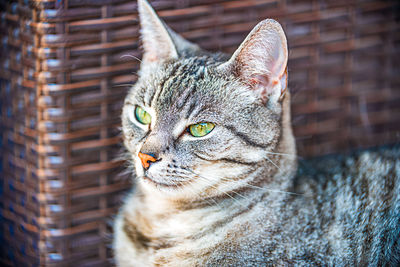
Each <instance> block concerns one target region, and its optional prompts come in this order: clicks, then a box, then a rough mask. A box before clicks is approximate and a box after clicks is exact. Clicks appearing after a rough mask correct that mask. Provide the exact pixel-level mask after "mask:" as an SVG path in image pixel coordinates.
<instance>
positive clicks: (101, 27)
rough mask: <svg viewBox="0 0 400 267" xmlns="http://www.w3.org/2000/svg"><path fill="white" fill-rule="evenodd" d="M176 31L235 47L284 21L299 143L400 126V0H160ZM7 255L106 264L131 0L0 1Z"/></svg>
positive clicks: (327, 147) (398, 135) (374, 140)
mask: <svg viewBox="0 0 400 267" xmlns="http://www.w3.org/2000/svg"><path fill="white" fill-rule="evenodd" d="M151 3H152V5H153V6H154V7H155V9H156V10H158V11H159V14H160V16H161V17H163V19H164V20H165V21H166V22H167V23H168V24H169V25H170V26H171V27H172V28H174V29H175V30H176V31H178V32H180V33H182V35H183V36H184V37H186V38H188V39H190V40H192V41H194V42H195V43H198V44H199V45H200V46H202V47H203V48H205V49H209V50H213V51H217V50H222V51H225V52H229V53H231V52H233V51H234V49H235V48H236V47H237V46H238V44H239V43H240V42H241V41H242V40H243V39H244V37H245V36H246V34H247V33H248V32H249V31H250V30H251V29H252V27H253V26H255V24H256V23H257V22H259V21H260V20H262V19H264V18H275V19H277V20H278V21H280V22H281V23H282V25H283V27H284V28H285V30H286V33H287V36H288V41H289V47H290V53H289V56H290V59H289V80H290V83H289V87H290V89H291V91H292V100H293V109H292V113H293V121H294V126H295V127H294V131H295V135H296V138H297V142H298V150H299V154H300V155H302V156H316V155H321V154H326V153H334V152H342V151H346V150H348V149H353V148H358V147H369V146H376V145H381V144H390V143H396V142H398V141H399V139H400V116H399V115H400V90H399V81H400V80H399V76H398V71H396V69H398V67H397V66H398V65H399V64H400V62H399V60H400V58H399V43H400V36H399V18H398V17H396V16H397V14H398V13H399V12H398V9H396V8H397V7H396V1H395V0H393V1H389V0H387V1H374V0H370V1H367V0H357V1H356V0H330V1H327V0H326V1H317V0H309V1H306V0H242V1H221V0H177V1H173V0H164V1H161V0H158V1H152V2H151ZM0 6H1V9H2V11H1V16H0V38H1V56H0V66H1V67H0V88H1V91H0V101H1V102H0V106H1V120H0V123H1V135H2V139H1V140H2V141H1V157H2V165H1V167H2V169H1V170H0V172H1V187H0V198H1V202H0V203H1V204H0V210H1V217H0V219H1V228H0V229H1V230H0V234H1V235H0V241H1V252H0V253H1V254H0V257H1V259H0V263H1V264H2V265H16V266H38V265H41V266H44V265H46V266H57V267H61V266H74V265H75V266H109V265H110V264H111V263H110V262H109V259H110V258H111V256H112V255H111V253H110V250H109V249H108V248H107V245H108V244H109V236H110V235H111V230H110V226H109V224H108V221H111V218H112V216H113V214H115V212H116V211H117V209H118V207H119V206H120V199H121V196H123V194H124V193H125V192H126V189H127V188H129V186H130V183H129V179H126V178H124V176H121V175H120V174H119V173H120V172H121V169H122V166H121V165H123V162H122V161H121V160H118V159H117V156H118V152H119V151H120V150H121V149H120V141H121V140H120V133H119V129H118V127H119V126H120V119H119V115H120V110H121V106H122V101H123V98H124V95H125V94H126V92H127V89H128V88H129V84H131V83H133V82H134V81H135V79H136V75H135V71H137V69H138V67H139V61H138V60H136V59H135V57H139V58H140V57H141V51H140V44H139V40H138V30H139V28H138V21H137V13H136V2H135V1H131V0H35V1H26V0H18V1H17V0H15V1H5V0H2V1H0Z"/></svg>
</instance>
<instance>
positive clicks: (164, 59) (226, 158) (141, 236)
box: [113, 0, 400, 266]
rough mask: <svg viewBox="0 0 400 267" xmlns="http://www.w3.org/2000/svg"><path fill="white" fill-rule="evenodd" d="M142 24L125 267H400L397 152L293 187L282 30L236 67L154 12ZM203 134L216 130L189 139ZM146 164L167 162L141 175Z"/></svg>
mask: <svg viewBox="0 0 400 267" xmlns="http://www.w3.org/2000/svg"><path fill="white" fill-rule="evenodd" d="M139 11H140V16H141V20H142V35H143V36H144V37H143V45H144V48H145V55H144V57H143V62H142V66H141V70H140V79H139V80H138V82H137V83H136V84H135V85H134V86H133V88H132V89H131V91H130V92H129V94H128V96H127V97H126V100H125V105H124V107H123V114H122V124H123V134H124V144H125V147H126V149H127V150H128V152H129V153H128V154H129V155H130V157H129V158H128V160H129V161H130V162H131V163H132V166H133V168H134V170H135V174H134V176H135V186H134V188H133V190H132V192H131V194H129V195H128V196H127V198H126V200H125V203H124V206H123V207H122V208H121V210H120V212H119V214H118V217H117V219H116V221H115V226H114V229H115V238H114V244H113V247H114V251H115V258H116V262H117V265H118V266H272V265H273V266H310V265H323V266H325V265H327V266H349V265H355V266H365V265H372V266H386V265H387V266H396V264H399V251H400V249H399V234H400V233H399V223H400V221H399V220H400V199H399V196H400V181H399V177H400V175H399V172H400V162H399V160H398V158H399V153H400V152H399V149H398V148H393V149H388V150H385V151H379V152H366V153H363V154H357V155H355V156H352V157H342V158H332V157H331V158H329V157H328V158H326V159H323V160H321V161H320V162H316V161H310V162H301V168H300V169H299V172H298V175H296V174H295V173H296V170H297V160H296V150H295V144H294V138H293V134H292V130H291V124H290V94H289V93H288V92H286V88H285V86H286V77H287V72H286V60H287V49H286V38H285V37H284V35H283V31H282V29H281V28H280V26H279V24H277V23H276V22H274V21H271V20H266V21H264V22H261V23H260V24H259V25H257V26H256V28H255V29H254V30H253V31H252V32H251V33H250V35H249V37H248V38H246V40H245V41H244V42H243V44H242V45H241V46H240V47H239V49H238V51H237V52H236V53H235V54H234V55H233V56H232V57H231V58H230V59H229V57H227V56H225V55H222V54H211V53H208V52H205V51H202V50H201V49H200V48H198V47H197V46H196V45H194V44H191V43H189V42H187V41H185V40H183V39H182V38H181V37H179V36H178V35H176V34H175V33H174V32H173V31H171V30H170V29H169V28H168V27H167V26H165V25H164V24H163V23H162V22H161V21H160V20H159V19H158V17H157V16H156V14H155V13H154V11H153V10H152V9H151V7H150V6H149V5H148V4H147V3H146V2H145V1H144V0H140V1H139ZM149 42H151V43H149ZM243 62H245V64H244V63H243ZM260 66H261V67H260ZM265 68H267V69H265ZM136 106H140V107H142V108H144V109H145V110H146V111H147V112H148V113H149V114H150V115H151V117H152V122H151V124H150V125H148V126H145V125H143V124H140V123H139V122H138V121H137V120H136V119H135V115H134V114H135V112H134V110H135V107H136ZM199 122H212V123H214V124H215V128H214V129H213V131H212V132H211V133H210V134H208V135H206V136H204V137H200V138H195V137H192V136H190V134H189V133H188V132H187V131H186V129H187V127H188V126H189V125H191V124H195V123H199ZM139 151H140V152H142V153H148V154H152V155H154V156H155V157H156V158H157V159H158V160H157V162H155V163H152V164H151V165H150V168H148V169H147V170H146V169H144V168H143V167H142V165H141V162H140V160H139V158H138V153H139Z"/></svg>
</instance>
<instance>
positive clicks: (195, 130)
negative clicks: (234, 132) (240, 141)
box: [189, 122, 215, 137]
mask: <svg viewBox="0 0 400 267" xmlns="http://www.w3.org/2000/svg"><path fill="white" fill-rule="evenodd" d="M214 127H215V125H214V123H211V122H201V123H197V124H193V125H190V126H189V132H190V134H191V135H193V136H194V137H202V136H205V135H207V134H209V133H210V132H211V131H212V130H213V129H214Z"/></svg>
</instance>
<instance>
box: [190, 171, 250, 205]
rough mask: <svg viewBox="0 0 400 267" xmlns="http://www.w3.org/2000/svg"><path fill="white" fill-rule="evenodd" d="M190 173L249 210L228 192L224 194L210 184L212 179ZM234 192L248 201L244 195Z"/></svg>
mask: <svg viewBox="0 0 400 267" xmlns="http://www.w3.org/2000/svg"><path fill="white" fill-rule="evenodd" d="M188 171H189V172H191V173H193V174H194V175H196V176H197V177H198V178H200V179H202V180H203V181H206V182H208V185H209V186H211V187H212V188H214V189H215V190H217V191H218V192H220V193H223V194H225V195H227V196H228V197H229V198H231V199H232V200H233V201H235V202H236V203H238V204H240V205H241V206H242V207H244V208H246V209H248V207H246V206H245V205H243V204H242V203H241V202H240V201H238V200H237V199H235V198H234V197H233V196H231V195H230V194H228V193H227V192H224V191H221V190H219V189H218V188H217V187H216V186H214V185H212V184H211V183H210V181H211V179H208V178H206V177H204V176H202V175H200V174H197V173H195V172H193V171H191V170H188ZM232 192H233V193H235V194H237V195H239V196H241V197H242V198H244V199H246V200H248V199H247V198H246V197H245V196H243V195H241V194H239V193H237V192H235V191H232Z"/></svg>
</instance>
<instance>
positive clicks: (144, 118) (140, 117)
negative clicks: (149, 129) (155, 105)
mask: <svg viewBox="0 0 400 267" xmlns="http://www.w3.org/2000/svg"><path fill="white" fill-rule="evenodd" d="M135 116H136V119H137V121H138V122H140V123H141V124H144V125H147V124H150V122H151V116H150V114H149V113H148V112H146V111H145V110H144V109H143V108H141V107H139V106H137V107H136V109H135Z"/></svg>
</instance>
